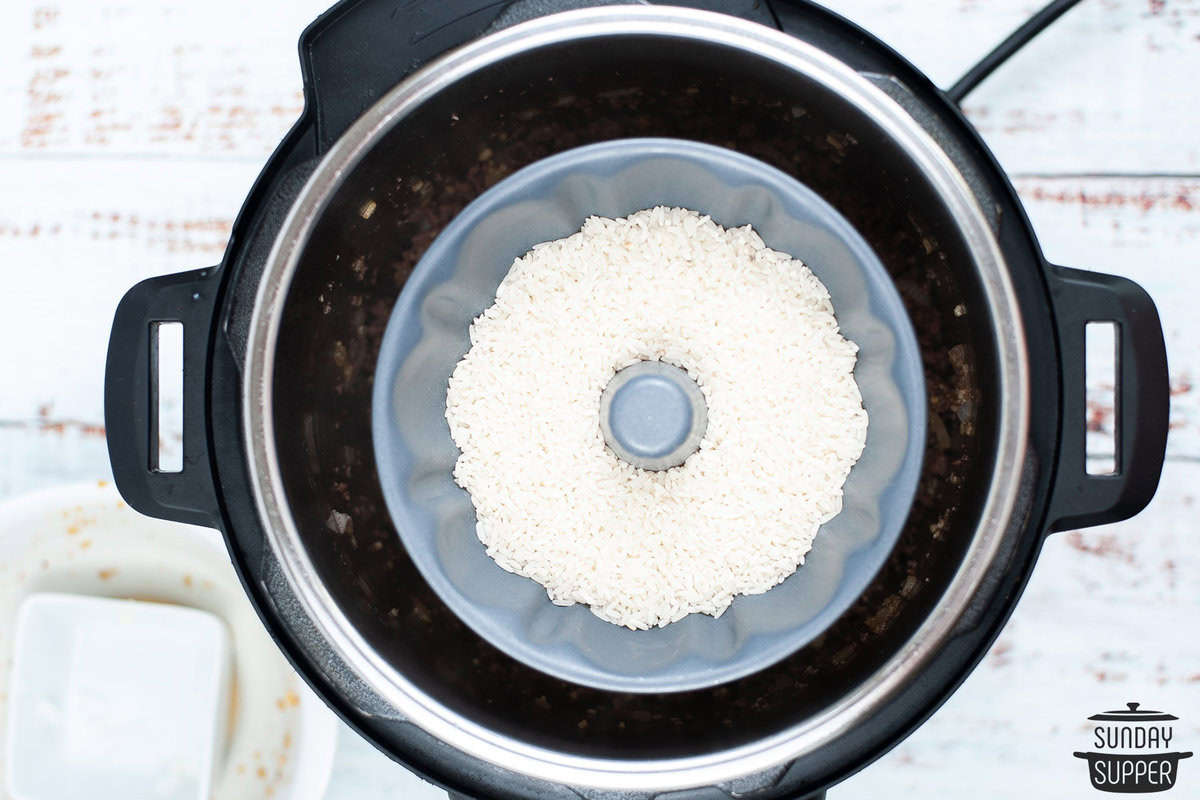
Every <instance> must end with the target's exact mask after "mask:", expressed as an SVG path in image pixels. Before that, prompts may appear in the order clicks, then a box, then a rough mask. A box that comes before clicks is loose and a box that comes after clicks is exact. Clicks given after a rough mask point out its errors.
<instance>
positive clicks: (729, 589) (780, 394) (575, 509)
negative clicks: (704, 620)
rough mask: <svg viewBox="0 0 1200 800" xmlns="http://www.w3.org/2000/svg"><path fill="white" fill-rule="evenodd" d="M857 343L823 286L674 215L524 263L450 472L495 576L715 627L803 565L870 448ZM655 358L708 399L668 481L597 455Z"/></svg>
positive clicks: (498, 316)
mask: <svg viewBox="0 0 1200 800" xmlns="http://www.w3.org/2000/svg"><path fill="white" fill-rule="evenodd" d="M857 352H858V348H857V346H856V345H855V344H854V343H853V342H850V341H847V340H846V339H844V338H843V337H842V336H841V335H840V334H839V332H838V325H837V320H836V319H835V318H834V315H833V306H832V305H831V303H830V301H829V294H828V292H827V291H826V289H825V287H824V285H822V284H821V282H820V281H819V280H818V279H817V278H816V276H814V275H813V274H812V272H810V271H809V269H808V268H807V267H805V266H804V265H803V264H802V263H801V262H800V261H797V260H796V259H793V258H792V257H791V256H789V255H787V254H785V253H780V252H777V251H774V250H771V249H769V248H767V247H766V245H764V243H763V241H762V239H760V238H759V236H758V234H756V233H755V232H754V231H753V230H752V229H751V228H750V226H746V227H743V228H736V229H729V230H726V229H724V228H722V227H721V226H720V225H718V224H716V223H715V222H713V221H712V220H711V219H710V218H708V217H705V216H701V215H700V214H697V213H696V212H694V211H688V210H686V209H681V208H663V207H659V208H653V209H648V210H646V211H639V212H638V213H636V214H633V215H631V216H629V217H627V218H625V219H617V220H614V219H606V218H600V217H592V218H591V219H589V220H588V221H587V222H586V223H585V224H584V226H583V229H582V230H581V231H580V232H579V233H576V234H574V235H572V236H568V237H567V238H565V239H559V240H557V241H553V242H546V243H543V244H540V245H537V246H535V247H534V248H533V250H531V251H530V252H529V253H527V254H525V255H524V256H523V257H521V258H519V259H517V260H516V261H515V262H513V265H512V268H511V270H510V271H509V273H508V275H507V277H505V279H504V281H503V283H501V284H500V287H499V289H498V290H497V292H496V302H495V304H494V305H492V306H491V307H490V308H488V309H487V310H486V311H485V312H484V313H483V314H482V315H480V317H479V318H478V319H476V320H475V322H474V323H473V324H472V326H471V349H470V351H469V352H468V353H467V355H466V356H465V357H464V358H463V359H462V361H461V362H459V364H458V366H457V367H456V368H455V370H454V374H453V376H451V378H450V387H449V392H448V393H447V396H446V419H447V420H448V421H449V423H450V432H451V434H452V435H453V437H454V441H455V442H456V443H457V444H458V447H459V449H460V450H461V451H462V454H461V455H460V456H459V459H458V463H457V464H456V466H455V470H454V476H455V479H456V480H457V482H458V483H459V485H461V486H462V487H463V488H465V489H466V490H467V491H468V492H469V493H470V495H471V499H472V500H473V501H474V504H475V509H476V512H477V517H478V525H477V531H478V534H479V538H480V540H481V541H482V542H483V544H484V545H485V546H486V547H487V552H488V554H489V555H490V556H491V557H492V558H494V559H495V560H496V562H497V563H499V564H500V566H502V567H504V568H505V569H507V570H509V571H510V572H516V573H518V574H521V575H525V576H527V577H530V578H532V579H534V580H536V581H537V582H538V583H540V584H542V585H543V586H545V587H546V591H547V593H548V594H549V596H550V599H551V600H552V601H554V602H555V603H557V604H559V605H570V604H572V603H586V604H587V605H589V606H590V607H591V609H592V611H593V612H594V613H595V614H596V615H597V616H599V617H601V618H602V619H605V620H608V621H609V622H613V623H615V624H617V625H624V626H627V627H629V628H649V627H652V626H655V625H666V624H668V623H670V622H673V621H675V620H678V619H680V618H682V617H684V616H686V615H687V614H690V613H692V612H697V611H698V612H703V613H705V614H712V615H714V616H719V615H720V614H721V613H722V612H723V611H724V610H725V609H726V608H727V607H728V606H729V604H730V602H731V601H732V600H733V598H734V596H735V595H738V594H757V593H759V592H765V591H766V590H767V589H770V588H771V587H772V586H774V585H775V584H777V583H779V582H780V581H781V580H783V579H784V578H786V577H787V576H788V575H790V574H791V573H792V572H794V571H795V570H796V568H797V567H798V566H799V565H800V564H802V563H804V555H805V553H807V552H808V551H809V549H811V547H812V542H813V538H814V536H815V535H816V533H817V528H818V526H819V525H821V524H822V523H823V522H826V521H828V520H829V519H831V518H833V517H834V516H836V515H837V513H838V512H839V511H840V510H841V507H842V484H843V483H844V481H845V479H846V476H847V475H848V474H849V472H850V468H851V467H852V466H853V465H854V463H855V461H857V460H858V457H859V456H860V455H861V453H862V450H863V445H864V443H865V441H866V432H867V413H866V411H865V410H863V408H862V398H861V395H860V394H859V391H858V385H857V384H856V383H855V381H854V376H853V370H854V363H855V359H856V354H857ZM646 359H659V360H662V361H667V362H670V363H672V364H676V365H678V366H680V367H682V368H684V369H686V370H687V371H688V374H689V375H691V376H692V378H693V379H694V380H696V382H697V383H698V384H699V385H700V388H701V389H702V390H703V392H704V397H705V399H706V400H707V403H708V428H707V432H706V433H705V436H704V439H703V441H702V442H701V443H700V449H699V450H698V451H697V452H695V453H694V454H692V455H691V456H690V457H689V458H688V459H687V461H686V462H684V464H682V465H681V466H678V467H675V468H673V469H669V470H665V471H661V472H653V471H645V470H640V469H637V468H635V467H633V466H631V465H629V464H628V463H626V462H624V461H622V460H620V459H619V458H617V456H616V455H615V454H614V453H613V452H612V451H611V450H610V449H608V447H607V446H606V445H605V443H604V438H603V435H602V434H601V432H600V426H599V407H600V395H601V392H602V391H603V389H604V387H605V385H606V384H607V383H608V381H609V379H610V378H612V376H613V374H614V372H616V371H617V370H619V369H621V368H623V367H626V366H628V365H630V364H633V363H635V362H637V361H640V360H646Z"/></svg>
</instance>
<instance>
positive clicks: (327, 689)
mask: <svg viewBox="0 0 1200 800" xmlns="http://www.w3.org/2000/svg"><path fill="white" fill-rule="evenodd" d="M572 5H574V4H572ZM685 5H686V3H685ZM695 5H705V6H712V5H714V4H713V3H709V2H704V3H700V2H697V3H695ZM561 7H562V5H561V4H558V3H543V2H539V3H536V4H532V3H528V2H518V3H511V4H495V3H488V2H484V0H478V1H477V2H446V3H415V4H408V5H406V6H404V7H402V8H400V9H397V8H396V7H395V5H394V4H392V3H389V2H382V0H359V1H357V2H346V3H343V4H340V5H339V6H337V7H335V9H333V10H331V11H330V12H329V13H328V14H327V15H325V16H323V17H322V18H321V19H320V20H318V21H317V22H316V23H314V24H313V26H311V27H310V28H309V29H308V30H307V31H306V32H305V34H304V35H303V37H302V38H301V57H302V66H303V70H304V81H305V99H306V103H305V112H304V114H303V116H302V117H301V119H300V120H299V121H298V122H297V124H296V126H295V128H293V130H292V131H291V132H290V133H289V134H288V136H287V137H286V138H285V140H284V141H283V142H282V143H281V145H280V147H279V149H278V150H277V151H276V152H275V154H274V155H273V156H272V158H271V160H270V162H269V163H268V164H267V166H266V168H265V169H264V171H263V173H262V175H261V176H260V178H259V180H258V182H257V183H256V184H255V187H254V188H253V190H252V191H251V193H250V196H249V197H248V198H247V200H246V204H245V205H244V207H243V209H242V211H241V213H240V215H239V217H238V219H237V221H236V223H235V225H234V229H233V233H232V236H231V240H230V245H229V249H228V250H227V252H226V254H225V257H224V259H223V260H222V263H221V264H220V265H219V266H218V267H214V268H211V269H204V270H197V271H195V272H189V273H181V274H179V275H172V276H167V277H164V278H154V279H151V280H149V281H146V282H143V283H141V284H139V285H138V286H136V287H134V288H133V289H132V290H130V292H129V293H128V294H127V295H126V297H125V298H124V300H123V301H122V303H121V305H120V306H119V308H118V310H117V314H116V318H115V320H114V325H113V334H112V339H111V341H110V347H109V357H108V366H107V375H106V398H105V406H106V409H105V415H106V423H107V426H108V432H109V447H110V455H111V458H112V462H113V471H114V475H115V476H116V479H117V483H118V486H119V488H120V490H121V492H122V494H123V495H124V496H125V497H126V499H127V500H128V501H129V502H130V504H131V505H132V506H133V507H135V508H137V509H138V510H140V511H142V512H143V513H147V514H150V515H152V516H158V517H163V518H167V519H176V520H181V521H186V522H192V523H197V524H205V525H210V526H213V527H218V528H220V529H221V530H222V531H223V533H224V535H225V537H226V541H227V543H228V545H229V549H230V553H231V557H232V560H233V562H234V564H235V566H236V567H237V569H238V571H239V574H240V575H241V577H242V579H243V582H244V584H245V587H246V590H247V592H248V593H249V595H250V597H251V599H252V600H253V601H254V603H255V606H256V608H257V609H258V610H259V613H260V615H261V616H262V618H263V621H264V623H265V624H266V625H267V627H268V629H269V630H270V631H271V633H272V635H273V636H274V637H275V639H276V641H277V642H278V643H279V645H280V647H281V648H282V649H283V650H284V652H285V653H286V654H287V655H288V656H289V658H290V659H292V661H293V663H294V664H295V665H296V667H297V668H298V670H299V671H300V672H301V674H303V675H304V676H305V678H306V679H307V680H308V681H309V682H310V683H311V684H312V686H313V688H314V689H315V690H316V691H317V692H318V693H319V694H320V695H321V696H322V697H323V698H324V699H325V700H326V702H328V703H329V704H330V705H331V706H332V707H333V708H335V709H336V710H337V711H338V713H339V714H341V715H342V717H343V718H344V719H345V720H346V721H347V722H348V723H349V724H351V725H352V726H354V727H355V728H356V729H357V730H358V731H359V732H360V733H362V734H363V735H364V736H366V737H367V738H368V739H370V740H371V741H372V742H374V743H375V744H376V745H377V746H379V747H380V748H381V749H383V750H384V751H385V752H387V753H389V754H390V755H392V756H393V757H394V758H396V759H397V760H400V761H402V762H404V763H405V764H407V765H408V766H409V767H411V768H412V769H414V770H415V771H417V772H418V773H420V774H422V775H424V776H426V777H427V778H429V779H431V780H434V781H436V782H437V783H439V784H441V785H443V786H446V787H448V788H450V789H452V790H454V791H456V792H460V793H462V794H464V795H466V796H471V797H480V798H483V797H524V798H532V797H562V798H580V797H588V798H592V797H597V798H598V797H608V796H615V795H613V794H612V793H619V794H620V796H621V797H631V798H652V797H656V796H659V795H661V794H662V793H664V792H675V791H678V792H679V794H678V795H672V797H675V796H678V797H680V798H688V797H705V798H711V797H720V796H730V797H732V796H746V795H753V796H754V797H761V798H773V797H801V796H805V795H807V794H811V793H813V792H819V791H820V790H822V789H823V788H824V787H826V786H828V785H830V784H832V783H835V782H837V781H839V780H841V779H843V778H845V777H846V776H848V775H850V774H851V773H853V772H854V771H856V770H857V769H859V768H861V767H862V766H863V765H865V764H866V763H868V762H869V761H871V760H872V759H874V758H876V757H877V756H878V755H879V754H881V753H882V752H885V751H886V750H887V749H888V748H889V747H891V746H893V745H894V744H895V743H896V742H897V741H899V740H900V739H901V738H903V737H904V736H905V735H907V733H908V732H910V731H911V730H912V729H913V728H914V727H915V726H916V725H918V724H919V723H920V722H921V721H922V720H923V719H924V718H925V717H927V716H928V715H929V714H930V713H932V711H933V710H934V709H935V708H936V707H937V706H938V705H939V704H940V703H941V702H943V701H944V700H945V698H946V697H947V696H948V695H949V694H950V693H951V692H952V691H953V689H954V688H955V687H956V686H957V685H958V683H959V682H961V680H962V679H963V678H964V677H965V675H966V674H967V673H968V672H969V671H970V669H971V668H972V667H973V666H974V665H975V663H977V662H978V660H979V658H981V657H982V655H983V654H984V653H985V652H986V649H987V646H988V644H989V643H990V642H991V640H992V639H993V638H994V637H995V635H996V634H997V633H998V631H999V629H1000V626H1001V625H1002V624H1003V622H1004V620H1005V619H1006V618H1007V616H1008V614H1009V613H1010V612H1011V609H1012V608H1013V606H1014V604H1015V603H1016V600H1017V598H1018V597H1019V595H1020V591H1021V589H1022V587H1023V586H1024V583H1025V581H1026V580H1027V578H1028V576H1029V574H1030V572H1031V570H1032V567H1033V563H1034V561H1035V559H1036V556H1037V552H1038V550H1039V548H1040V545H1041V542H1042V540H1043V537H1044V534H1045V532H1047V531H1050V530H1060V529H1063V528H1067V527H1078V526H1084V525H1094V524H1101V523H1105V522H1112V521H1117V520H1120V519H1124V518H1127V517H1129V516H1131V515H1133V514H1135V513H1137V512H1138V511H1139V510H1140V509H1141V508H1142V507H1144V506H1145V504H1146V503H1147V502H1149V500H1150V498H1151V496H1152V495H1153V492H1154V489H1155V487H1156V485H1157V481H1158V475H1159V472H1160V470H1161V466H1162V457H1163V451H1164V448H1165V438H1166V425H1167V375H1166V359H1165V348H1164V345H1163V339H1162V332H1161V328H1160V326H1159V322H1158V317H1157V314H1156V312H1155V310H1154V306H1153V303H1152V302H1151V301H1150V299H1149V298H1148V297H1147V296H1146V295H1145V293H1144V292H1143V291H1142V290H1141V289H1140V288H1139V287H1137V286H1136V285H1135V284H1133V283H1131V282H1129V281H1127V280H1125V279H1121V278H1116V277H1112V276H1105V275H1097V274H1094V273H1088V272H1083V271H1079V270H1069V269H1064V268H1060V267H1056V266H1053V265H1049V264H1047V263H1046V262H1045V260H1044V258H1043V257H1042V255H1041V253H1040V250H1039V248H1038V246H1037V242H1036V239H1035V238H1034V236H1033V233H1032V231H1031V229H1030V226H1029V224H1028V221H1027V219H1026V218H1025V215H1024V213H1023V211H1022V209H1021V207H1020V204H1019V202H1018V200H1017V198H1016V196H1015V193H1014V192H1013V190H1012V187H1011V186H1010V185H1009V183H1008V181H1007V180H1006V178H1005V176H1004V174H1003V173H1002V172H1001V171H1000V169H999V167H998V166H997V165H996V163H995V161H994V159H993V158H992V156H991V154H990V153H989V152H988V151H987V149H986V148H985V146H984V145H983V144H982V142H981V141H980V140H979V138H978V136H977V135H976V134H975V132H974V131H973V130H972V129H971V128H970V127H969V125H967V123H966V122H965V120H964V119H963V118H962V116H961V114H959V113H958V110H957V108H956V107H955V106H954V105H953V104H952V103H951V102H949V100H948V99H947V97H946V96H945V95H944V94H943V93H942V92H940V91H939V90H938V89H937V88H936V87H934V86H932V85H931V84H930V83H929V82H928V80H927V79H925V78H924V77H923V76H922V75H921V74H920V73H918V72H917V71H916V70H915V69H914V68H913V67H912V66H911V65H909V64H908V63H907V62H905V61H904V60H903V59H901V58H899V57H898V56H897V55H896V54H895V53H893V52H892V51H890V50H889V49H887V48H886V47H885V46H883V45H882V44H881V43H879V42H878V41H877V40H875V39H873V38H872V37H870V36H869V35H868V34H866V33H865V32H863V31H861V30H859V29H857V28H855V27H854V26H852V25H850V24H849V23H847V22H845V21H844V20H842V19H840V18H838V17H836V16H834V15H832V14H830V13H829V12H827V11H824V10H823V9H820V8H819V7H817V6H814V5H810V4H807V3H803V2H782V1H779V2H774V3H772V4H770V5H769V6H768V5H766V4H762V3H751V2H745V3H739V2H730V3H728V4H724V5H723V6H722V8H723V9H724V10H726V11H728V12H730V13H728V14H718V13H707V12H702V11H697V10H694V9H682V8H673V7H659V6H604V7H600V8H594V9H584V10H574V11H569V12H565V13H562V14H555V15H552V16H544V17H539V18H536V19H532V20H531V21H525V22H520V23H519V24H516V25H511V27H506V26H509V25H510V24H511V23H512V22H514V21H519V20H521V19H526V18H528V17H531V16H534V17H536V16H538V13H541V12H544V11H546V10H552V9H557V8H561ZM764 9H765V11H766V12H767V13H763V12H764ZM731 14H739V15H743V16H747V17H750V18H751V19H752V20H753V21H747V20H745V19H737V18H735V17H734V16H732V15H731ZM772 28H781V29H782V30H778V29H772ZM417 68H419V69H417ZM414 69H416V71H415V72H414V71H413V70H414ZM638 137H660V138H673V139H684V140H690V141H699V142H702V143H705V144H709V145H715V146H718V147H721V148H725V149H727V150H730V151H735V152H737V153H741V154H744V155H746V156H750V157H752V158H755V159H758V160H760V161H762V162H764V163H766V164H769V165H770V166H771V167H773V168H775V169H778V170H781V171H782V172H784V173H786V174H787V175H790V176H792V177H793V178H794V179H796V180H797V181H799V182H800V183H802V184H804V185H805V186H807V187H809V188H810V189H811V190H812V191H813V192H815V193H816V194H817V195H819V196H820V198H821V199H822V201H823V202H825V203H828V204H829V205H830V206H831V207H832V208H834V209H835V210H836V211H837V213H838V214H839V215H840V216H841V217H843V218H844V219H845V220H846V221H847V222H848V223H849V224H850V225H851V226H852V227H853V229H854V231H855V232H856V233H857V234H858V235H859V236H861V238H862V239H863V240H864V241H865V242H866V243H867V245H869V247H870V248H871V250H872V251H873V252H874V254H875V255H876V256H877V257H878V260H879V262H880V263H881V264H882V265H883V267H884V269H885V270H886V271H887V273H888V275H889V276H890V278H891V280H892V281H893V282H894V286H895V289H896V291H897V292H898V293H899V296H900V298H901V300H902V302H903V304H904V310H905V311H906V312H907V315H908V318H909V320H910V321H911V323H912V328H913V330H914V331H915V333H916V339H917V343H918V345H919V347H920V361H921V372H922V374H923V378H924V384H925V386H924V388H925V392H924V396H925V402H926V404H927V414H926V420H927V435H926V437H925V445H924V454H923V460H922V465H921V470H920V476H919V478H918V479H917V489H916V493H915V498H914V500H913V502H912V504H911V507H910V508H909V510H908V515H907V520H906V521H905V523H904V526H903V529H902V530H901V531H900V533H899V537H898V539H897V541H896V543H895V545H894V546H893V547H892V548H891V551H890V555H888V557H887V560H886V561H885V563H884V564H883V566H882V567H880V568H879V570H878V572H877V574H876V575H875V577H874V579H873V580H872V581H871V583H870V585H869V586H868V587H867V588H866V589H865V590H864V591H862V593H861V594H860V595H859V597H858V599H857V600H856V601H855V602H854V603H853V604H852V605H851V606H850V607H849V608H848V609H847V610H846V611H845V612H844V613H842V614H841V616H840V617H838V618H837V619H836V620H835V621H833V622H832V624H830V625H829V626H828V627H827V628H826V629H825V630H824V632H823V633H822V634H821V635H820V636H818V637H817V638H816V639H814V640H813V641H811V642H809V643H807V644H805V645H803V646H802V647H800V648H799V649H798V650H796V651H795V652H794V653H792V654H791V655H788V656H786V657H784V658H782V659H780V660H779V661H778V662H777V663H775V664H773V665H771V666H769V667H765V668H763V669H760V670H758V671H756V672H753V673H752V674H747V675H745V676H743V677H739V678H737V679H736V680H732V681H730V682H726V683H723V684H720V685H717V686H711V687H705V688H697V689H693V690H690V691H681V692H670V693H665V694H629V693H621V692H613V691H607V690H604V689H598V688H592V687H588V686H583V685H580V684H576V683H571V682H569V681H566V680H562V679H560V678H556V677H554V676H552V675H549V674H547V673H545V672H542V671H538V670H535V669H532V668H530V667H529V666H526V665H525V664H523V663H521V662H520V661H518V660H515V659H513V658H511V657H509V656H508V655H505V654H504V653H503V652H501V651H500V650H498V649H496V648H495V647H493V646H492V645H491V644H489V643H488V642H487V641H486V640H485V639H484V638H482V637H480V636H479V635H478V634H476V633H475V632H474V631H473V630H472V629H471V628H470V627H469V626H467V625H466V624H464V623H463V622H462V621H461V620H460V619H459V618H458V617H457V616H456V615H455V614H454V613H453V612H452V611H451V610H450V609H449V607H448V606H447V605H446V604H445V603H443V602H442V600H441V599H440V598H439V596H438V595H437V593H436V592H434V591H433V589H432V588H431V587H430V585H429V584H428V583H426V581H425V580H424V579H423V578H422V576H421V573H420V572H419V571H418V569H417V568H416V566H415V565H414V563H413V561H412V559H411V558H410V557H409V554H408V552H407V551H406V549H405V547H404V545H403V543H402V541H401V538H400V536H399V535H398V534H397V531H396V529H395V526H394V524H393V522H392V519H391V517H390V516H389V514H388V511H387V506H386V503H385V502H384V498H383V492H382V489H381V487H380V483H379V479H378V475H377V471H376V467H375V465H376V456H375V453H374V450H373V445H372V436H371V396H372V390H373V379H374V370H375V366H376V361H377V358H378V356H379V351H380V346H381V344H382V341H383V334H384V330H385V328H386V325H387V321H388V318H389V316H390V315H391V311H392V309H393V306H394V305H395V303H396V301H397V298H398V296H399V295H400V292H401V290H402V289H403V288H404V286H405V284H406V282H407V280H408V278H409V276H410V274H411V273H412V271H413V269H414V267H415V266H416V264H417V262H418V261H419V260H420V258H421V257H422V255H423V254H424V253H425V252H426V250H427V248H429V246H430V244H431V243H432V242H433V240H434V239H435V238H436V237H437V236H438V234H439V233H440V232H441V231H442V230H443V229H445V228H446V226H447V225H449V224H450V223H451V222H452V220H454V219H455V217H456V216H457V215H458V213H459V212H460V211H461V210H462V209H464V208H465V207H466V206H467V205H468V204H469V203H471V202H472V201H473V200H475V199H476V198H477V197H479V196H480V195H481V194H482V193H483V192H484V191H485V190H487V189H488V188H490V187H491V186H494V185H496V184H497V183H499V182H500V181H502V180H503V179H504V178H505V177H507V176H509V175H511V174H513V173H515V172H517V171H518V170H520V169H521V168H523V167H526V166H529V165H531V164H533V163H535V162H538V161H540V160H541V159H544V158H547V157H550V156H553V155H555V154H556V153H560V152H563V151H566V150H569V149H571V148H574V147H581V146H584V145H590V144H595V143H599V142H605V141H611V140H615V139H632V138H638ZM163 321H181V322H183V324H184V431H183V435H184V466H183V470H182V471H181V472H179V473H165V472H160V471H157V469H156V468H155V463H156V462H155V459H154V457H153V451H154V448H152V446H151V443H152V442H154V441H156V435H157V431H156V422H155V419H154V415H153V411H152V409H153V407H154V402H153V401H154V397H155V395H154V388H153V387H154V379H155V375H154V370H153V367H152V362H153V358H152V356H153V354H154V346H153V340H154V337H153V331H154V327H155V325H156V324H157V323H159V322H163ZM1096 321H1099V322H1115V323H1117V330H1118V340H1119V341H1118V345H1119V349H1120V353H1119V361H1118V379H1119V383H1120V385H1119V388H1118V404H1117V408H1118V412H1117V424H1118V431H1117V435H1118V439H1119V442H1118V444H1119V447H1118V449H1117V469H1116V471H1115V473H1114V474H1113V475H1110V476H1093V475H1089V474H1088V473H1087V471H1086V468H1085V456H1086V453H1085V449H1084V418H1085V417H1084V411H1085V408H1084V380H1083V335H1084V329H1085V326H1086V324H1087V323H1088V322H1096ZM414 391H444V389H437V388H436V387H423V388H422V387H414ZM802 569H803V568H802Z"/></svg>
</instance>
